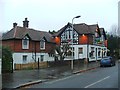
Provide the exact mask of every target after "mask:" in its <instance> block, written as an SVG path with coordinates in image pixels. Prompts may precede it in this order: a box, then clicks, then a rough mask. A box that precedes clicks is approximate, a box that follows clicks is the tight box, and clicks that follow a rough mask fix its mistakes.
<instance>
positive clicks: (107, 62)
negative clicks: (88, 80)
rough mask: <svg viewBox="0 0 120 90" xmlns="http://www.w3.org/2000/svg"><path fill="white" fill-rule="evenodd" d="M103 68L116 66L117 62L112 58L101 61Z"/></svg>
mask: <svg viewBox="0 0 120 90" xmlns="http://www.w3.org/2000/svg"><path fill="white" fill-rule="evenodd" d="M103 66H115V60H113V58H112V57H107V58H104V59H102V60H101V61H100V67H103Z"/></svg>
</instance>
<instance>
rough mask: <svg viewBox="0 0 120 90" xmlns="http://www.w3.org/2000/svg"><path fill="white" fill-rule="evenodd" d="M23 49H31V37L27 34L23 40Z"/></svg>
mask: <svg viewBox="0 0 120 90" xmlns="http://www.w3.org/2000/svg"><path fill="white" fill-rule="evenodd" d="M22 49H29V38H28V37H27V36H25V37H24V38H23V40H22Z"/></svg>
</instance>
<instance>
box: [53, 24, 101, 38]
mask: <svg viewBox="0 0 120 90" xmlns="http://www.w3.org/2000/svg"><path fill="white" fill-rule="evenodd" d="M68 26H70V27H72V24H71V23H68V24H67V25H65V26H64V27H63V28H61V29H60V30H59V31H58V32H57V33H55V34H54V36H59V35H60V34H61V33H62V32H63V31H64V30H65V29H66V28H67V27H68ZM73 27H74V30H76V31H77V32H78V34H95V31H96V29H98V31H99V26H98V24H94V25H87V24H85V23H81V24H74V25H73ZM99 34H100V33H99Z"/></svg>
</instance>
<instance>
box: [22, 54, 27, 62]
mask: <svg viewBox="0 0 120 90" xmlns="http://www.w3.org/2000/svg"><path fill="white" fill-rule="evenodd" d="M23 63H27V55H23Z"/></svg>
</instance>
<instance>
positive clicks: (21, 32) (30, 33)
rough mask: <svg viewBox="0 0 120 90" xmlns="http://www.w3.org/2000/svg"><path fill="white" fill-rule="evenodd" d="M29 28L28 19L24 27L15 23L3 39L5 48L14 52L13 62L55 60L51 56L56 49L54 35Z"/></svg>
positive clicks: (24, 22)
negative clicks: (7, 47)
mask: <svg viewBox="0 0 120 90" xmlns="http://www.w3.org/2000/svg"><path fill="white" fill-rule="evenodd" d="M28 26H29V21H28V20H27V18H25V21H23V27H20V26H17V23H13V28H12V29H11V30H10V31H8V32H7V33H5V34H4V35H3V37H2V44H3V46H9V47H10V48H11V50H12V52H13V62H14V63H17V64H24V63H28V62H35V61H37V60H38V58H39V60H40V61H41V62H42V61H52V60H54V57H53V56H52V55H50V54H51V53H52V52H53V50H54V48H55V47H54V46H55V43H54V40H53V38H52V35H51V34H50V33H48V32H44V31H38V30H34V29H31V28H29V27H28Z"/></svg>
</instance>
